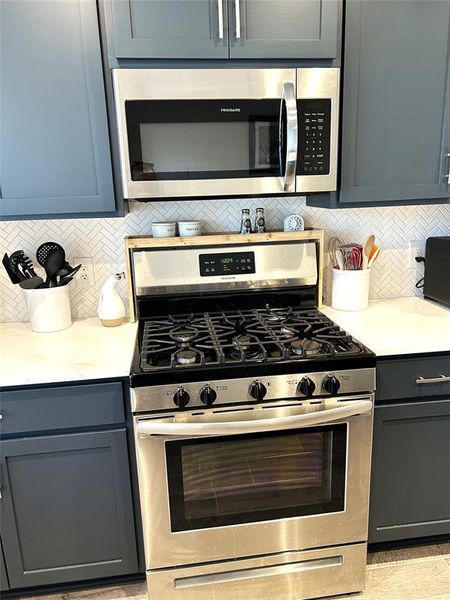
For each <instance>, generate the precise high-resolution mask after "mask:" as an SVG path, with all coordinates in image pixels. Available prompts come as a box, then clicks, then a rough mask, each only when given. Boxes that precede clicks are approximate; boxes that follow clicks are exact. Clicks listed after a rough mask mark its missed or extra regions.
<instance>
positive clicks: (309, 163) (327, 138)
mask: <svg viewBox="0 0 450 600" xmlns="http://www.w3.org/2000/svg"><path fill="white" fill-rule="evenodd" d="M297 113H298V131H299V134H298V159H297V175H328V174H329V172H330V148H331V100H330V99H329V98H320V99H319V98H317V99H313V100H311V99H305V100H298V101H297Z"/></svg>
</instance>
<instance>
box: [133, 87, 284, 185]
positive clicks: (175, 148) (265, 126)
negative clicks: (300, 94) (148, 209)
mask: <svg viewBox="0 0 450 600" xmlns="http://www.w3.org/2000/svg"><path fill="white" fill-rule="evenodd" d="M125 112H126V122H127V133H128V146H129V161H130V172H131V179H132V180H133V181H152V180H154V181H165V180H166V181H175V180H179V181H180V180H181V181H182V180H200V179H236V178H248V177H252V178H254V177H277V176H279V175H280V151H279V138H280V133H279V121H280V98H274V99H273V100H272V99H262V100H236V101H233V100H227V101H223V100H128V101H126V102H125ZM281 160H283V157H281Z"/></svg>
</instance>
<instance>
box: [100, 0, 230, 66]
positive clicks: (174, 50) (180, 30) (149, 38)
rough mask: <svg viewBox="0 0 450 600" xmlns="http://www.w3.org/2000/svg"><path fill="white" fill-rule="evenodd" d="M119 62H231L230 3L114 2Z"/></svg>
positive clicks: (187, 0) (204, 0) (178, 0)
mask: <svg viewBox="0 0 450 600" xmlns="http://www.w3.org/2000/svg"><path fill="white" fill-rule="evenodd" d="M110 3H111V10H112V15H111V16H112V26H113V36H114V39H113V45H114V53H115V56H116V58H228V26H227V1H226V0H110Z"/></svg>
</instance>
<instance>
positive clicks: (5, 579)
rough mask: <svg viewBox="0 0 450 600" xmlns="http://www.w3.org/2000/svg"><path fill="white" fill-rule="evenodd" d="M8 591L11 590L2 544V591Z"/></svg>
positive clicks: (0, 565) (0, 552)
mask: <svg viewBox="0 0 450 600" xmlns="http://www.w3.org/2000/svg"><path fill="white" fill-rule="evenodd" d="M0 542H1V540H0ZM6 590H9V582H8V575H7V574H6V566H5V558H4V556H3V549H2V544H1V543H0V591H6Z"/></svg>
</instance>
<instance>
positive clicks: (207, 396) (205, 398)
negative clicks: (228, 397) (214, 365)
mask: <svg viewBox="0 0 450 600" xmlns="http://www.w3.org/2000/svg"><path fill="white" fill-rule="evenodd" d="M216 398H217V392H216V390H213V389H212V387H211V386H209V385H205V387H204V388H202V390H201V392H200V400H201V401H202V402H203V404H206V406H212V404H214V402H215V401H216Z"/></svg>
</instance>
